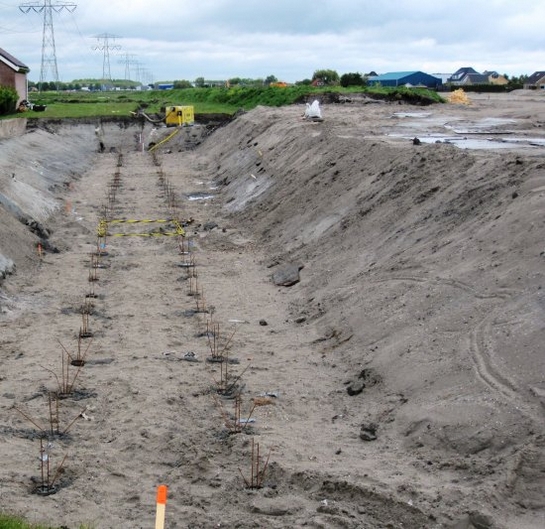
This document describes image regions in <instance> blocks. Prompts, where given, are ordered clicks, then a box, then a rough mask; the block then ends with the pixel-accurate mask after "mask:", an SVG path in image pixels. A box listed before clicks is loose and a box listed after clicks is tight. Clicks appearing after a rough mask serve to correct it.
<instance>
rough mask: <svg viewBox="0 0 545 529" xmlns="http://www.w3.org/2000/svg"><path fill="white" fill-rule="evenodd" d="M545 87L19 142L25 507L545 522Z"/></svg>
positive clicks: (1, 298)
mask: <svg viewBox="0 0 545 529" xmlns="http://www.w3.org/2000/svg"><path fill="white" fill-rule="evenodd" d="M544 97H545V96H542V95H541V94H536V93H532V94H530V95H527V94H525V93H520V92H519V93H516V94H510V95H491V96H488V95H475V96H471V97H470V104H467V105H453V104H445V105H434V106H431V107H414V106H410V105H406V104H403V103H401V102H400V103H385V102H377V101H372V100H369V99H366V98H348V99H347V100H346V101H345V102H344V103H343V104H340V103H339V104H323V105H322V112H323V121H312V120H306V119H304V118H303V113H304V105H294V106H291V107H286V108H265V107H259V108H257V109H255V110H253V111H251V112H248V113H244V114H241V115H239V116H238V117H237V118H236V119H234V120H233V121H231V122H229V123H227V124H225V125H223V126H220V127H218V128H217V130H214V131H213V132H211V128H210V127H208V128H204V127H200V126H199V125H198V124H196V125H195V126H194V127H188V128H185V129H182V130H180V131H179V133H177V134H176V135H174V136H173V137H172V138H171V139H170V140H168V141H166V142H164V143H161V144H160V142H161V141H162V140H164V139H165V138H166V137H167V136H168V135H169V134H171V133H172V129H167V128H159V129H154V128H152V126H151V125H150V124H146V123H140V122H134V123H127V122H119V123H117V122H106V121H105V122H103V123H101V124H100V123H99V124H77V123H71V124H58V123H47V122H46V121H44V122H43V123H42V124H41V125H39V126H38V127H37V128H29V130H28V131H27V133H26V134H24V135H22V136H19V137H15V138H10V139H7V140H3V141H2V142H1V143H0V152H1V153H2V157H1V158H2V161H1V162H0V168H1V173H2V175H1V177H0V194H1V196H2V197H3V201H2V202H1V204H3V206H2V207H3V209H2V210H1V211H0V220H1V221H2V229H1V233H0V254H3V255H4V256H5V257H7V258H8V259H9V260H10V261H12V262H13V263H14V265H15V266H14V267H11V269H10V270H9V272H11V273H7V275H6V278H5V279H4V281H3V283H2V284H1V287H0V288H1V290H0V347H1V349H0V410H1V414H0V440H1V453H2V461H3V464H2V465H0V510H2V511H4V512H13V513H18V514H22V515H24V516H25V517H26V518H27V519H28V520H30V521H31V522H41V523H49V524H51V525H52V526H63V527H69V528H70V529H72V528H73V529H76V528H78V527H79V526H80V525H81V524H86V526H89V527H92V528H95V529H109V528H116V529H136V528H146V527H151V526H153V523H154V519H155V518H154V517H155V491H156V488H157V486H158V485H159V484H166V485H167V486H168V500H167V507H166V520H167V521H166V527H168V528H172V529H174V528H209V527H210V528H211V527H227V528H235V527H236V528H269V527H270V528H285V527H311V528H336V527H338V528H354V529H355V528H365V529H381V528H404V529H409V528H410V529H428V528H429V529H440V528H450V529H496V528H497V529H511V528H517V529H538V528H542V527H544V526H545V496H544V495H543V490H545V455H544V454H545V452H544V451H543V449H544V446H545V437H544V427H543V419H544V410H543V405H544V403H545V375H544V373H545V357H544V355H543V350H542V344H543V342H544V336H543V332H544V331H543V329H544V327H543V311H544V310H545V298H544V295H545V294H543V289H542V287H543V285H545V283H544V280H543V267H544V266H545V265H544V261H543V259H544V252H545V247H544V245H543V230H544V224H543V207H544V201H545V180H544V173H543V167H544V164H543V155H544V154H545V147H544V146H543V142H544V141H545V130H544V129H543V127H544V125H545V111H544V110H543V109H542V106H543V104H544V103H545V99H543V98H544ZM464 138H465V141H467V142H468V143H467V144H466V145H463V141H464V140H463V139H464ZM100 141H102V142H103V146H104V149H101V148H100ZM460 142H462V144H460ZM479 142H483V145H481V144H480V143H479ZM486 142H488V145H486ZM153 144H155V145H157V147H156V148H155V149H154V150H153V152H150V151H149V150H148V148H149V146H150V145H153ZM101 150H102V151H103V152H100V151H101ZM6 204H8V205H9V206H10V208H11V209H10V210H9V211H8V209H9V208H7V206H6ZM20 211H24V212H25V215H26V217H25V219H26V222H21V215H19V218H18V219H17V218H16V219H15V220H13V218H14V217H17V214H18V213H17V212H19V213H20ZM14 212H15V213H17V214H14ZM29 219H30V220H32V219H34V220H35V221H36V222H35V223H34V224H32V222H30V223H29V222H28V221H29ZM101 219H103V220H104V219H107V220H109V221H110V222H109V223H108V224H106V225H104V224H103V225H101V226H100V225H99V222H100V220H101ZM170 219H175V220H176V221H178V222H179V223H180V224H181V225H182V226H183V228H184V231H185V236H184V237H180V236H179V234H176V231H177V230H179V224H178V223H177V222H174V221H172V220H170ZM114 220H115V221H121V220H123V221H138V222H113V221H114ZM157 221H166V222H157ZM100 227H101V228H103V229H105V230H106V235H105V237H104V238H103V237H101V236H100V237H99V236H97V229H98V230H99V231H98V235H102V234H103V233H102V232H100V229H99V228H100ZM97 253H98V254H99V255H97ZM279 272H286V273H291V274H293V275H295V279H294V280H293V281H292V283H293V284H291V285H289V286H283V285H278V284H276V283H275V281H273V275H274V278H275V279H277V278H278V275H279ZM82 329H83V331H85V332H84V333H83V334H84V335H85V336H84V337H82V338H81V339H79V340H78V337H79V336H80V335H81V334H82ZM87 334H88V335H89V336H87ZM78 341H79V356H80V357H82V359H83V360H84V362H83V363H84V365H83V366H79V367H78V366H74V365H69V361H68V360H69V359H71V358H73V357H76V356H78ZM68 353H69V354H70V355H71V356H69V355H68ZM212 357H214V358H212ZM217 357H221V358H223V361H215V360H218V358H217ZM226 371H227V374H226ZM65 393H66V394H65ZM57 404H58V411H57ZM239 413H240V417H239V415H238V414H239ZM57 418H58V422H57ZM238 419H240V420H238ZM51 430H53V432H51ZM258 447H259V448H258ZM258 449H259V457H257V450H258ZM252 462H253V463H254V464H252ZM256 465H259V467H258V468H257V467H256ZM48 470H49V477H48V476H47V471H48ZM43 471H45V472H46V475H45V477H44V476H43V475H42V472H43ZM44 482H45V484H46V486H47V490H45V491H44V489H43V485H44ZM249 485H253V486H249ZM49 486H50V487H49ZM44 492H46V493H47V494H44Z"/></svg>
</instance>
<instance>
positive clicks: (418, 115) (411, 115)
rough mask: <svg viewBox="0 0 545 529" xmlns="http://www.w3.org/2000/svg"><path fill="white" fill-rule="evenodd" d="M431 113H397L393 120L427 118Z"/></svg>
mask: <svg viewBox="0 0 545 529" xmlns="http://www.w3.org/2000/svg"><path fill="white" fill-rule="evenodd" d="M429 116H431V112H395V113H394V114H393V116H392V117H393V118H427V117H429Z"/></svg>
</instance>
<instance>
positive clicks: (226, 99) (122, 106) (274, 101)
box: [3, 86, 444, 119]
mask: <svg viewBox="0 0 545 529" xmlns="http://www.w3.org/2000/svg"><path fill="white" fill-rule="evenodd" d="M355 93H360V94H365V95H367V96H368V97H372V98H377V99H387V100H391V101H405V102H407V103H412V104H418V105H428V104H431V103H440V102H443V101H444V100H443V99H442V97H441V96H440V95H439V94H437V93H436V92H434V91H432V90H426V89H420V88H406V87H399V88H385V87H372V88H371V87H352V88H350V87H349V88H342V87H311V86H290V87H286V88H278V87H257V88H256V87H238V86H237V87H232V88H186V89H180V90H150V91H146V92H139V91H134V92H133V91H125V92H43V93H39V94H38V93H36V94H31V97H30V99H31V102H32V103H34V104H37V105H46V107H47V108H46V110H45V111H44V112H35V111H29V112H25V113H23V114H11V115H8V116H3V118H14V117H23V116H24V117H32V118H41V117H43V118H50V119H62V118H96V117H106V116H129V115H130V113H131V112H134V111H136V110H137V109H138V108H143V109H146V111H147V112H150V113H158V112H160V111H161V108H163V107H166V106H174V105H193V106H194V108H195V113H197V114H216V113H217V114H233V113H235V112H236V111H237V110H239V109H244V110H251V109H253V108H255V107H256V106H258V105H264V106H272V107H280V106H285V105H291V104H294V103H302V102H304V101H308V100H309V99H312V98H313V97H321V98H325V99H326V100H327V101H330V102H335V101H336V100H338V99H339V98H341V97H343V96H345V97H349V95H350V94H355Z"/></svg>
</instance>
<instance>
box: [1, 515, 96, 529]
mask: <svg viewBox="0 0 545 529" xmlns="http://www.w3.org/2000/svg"><path fill="white" fill-rule="evenodd" d="M0 529H54V528H53V527H51V526H46V525H36V524H30V523H28V522H25V521H24V520H23V519H22V518H20V517H17V516H11V515H9V514H0ZM80 529H86V526H83V525H82V526H80ZM88 529H91V528H88Z"/></svg>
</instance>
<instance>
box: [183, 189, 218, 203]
mask: <svg viewBox="0 0 545 529" xmlns="http://www.w3.org/2000/svg"><path fill="white" fill-rule="evenodd" d="M186 198H187V200H190V201H194V200H210V199H212V198H214V195H212V194H211V193H207V192H205V191H198V192H196V193H189V194H187V195H186Z"/></svg>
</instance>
